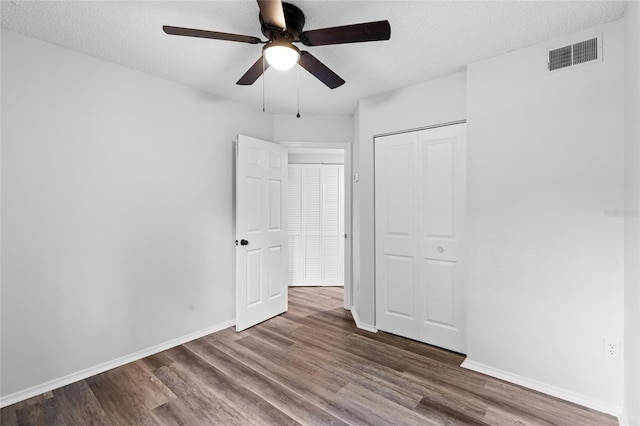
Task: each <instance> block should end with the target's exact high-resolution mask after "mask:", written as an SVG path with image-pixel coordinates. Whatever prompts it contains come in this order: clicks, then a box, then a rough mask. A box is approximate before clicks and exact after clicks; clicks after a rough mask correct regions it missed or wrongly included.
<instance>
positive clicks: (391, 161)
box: [375, 132, 420, 339]
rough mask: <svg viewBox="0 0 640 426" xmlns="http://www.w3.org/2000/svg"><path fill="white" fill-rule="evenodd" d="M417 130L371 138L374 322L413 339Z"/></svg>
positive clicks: (416, 311)
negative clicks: (373, 179) (374, 234)
mask: <svg viewBox="0 0 640 426" xmlns="http://www.w3.org/2000/svg"><path fill="white" fill-rule="evenodd" d="M417 198H418V151H417V134H416V133H415V132H413V133H402V134H398V135H391V136H385V137H380V138H376V141H375V217H376V326H377V327H378V329H380V330H384V331H388V332H390V333H394V334H398V335H400V336H405V337H409V338H411V339H418V338H419V330H420V328H419V306H418V302H419V299H418V294H417V293H416V290H417V282H418V280H419V275H418V273H419V266H420V259H419V256H418V247H419V224H420V222H419V205H418V202H417Z"/></svg>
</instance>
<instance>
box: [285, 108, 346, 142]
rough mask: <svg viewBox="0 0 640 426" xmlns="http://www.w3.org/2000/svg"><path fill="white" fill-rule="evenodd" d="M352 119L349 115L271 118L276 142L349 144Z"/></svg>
mask: <svg viewBox="0 0 640 426" xmlns="http://www.w3.org/2000/svg"><path fill="white" fill-rule="evenodd" d="M352 137H353V117H352V116H350V115H302V116H301V117H300V118H296V116H295V115H285V114H277V115H274V116H273V139H274V140H275V141H276V142H351V139H352Z"/></svg>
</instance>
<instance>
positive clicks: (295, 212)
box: [288, 164, 344, 286]
mask: <svg viewBox="0 0 640 426" xmlns="http://www.w3.org/2000/svg"><path fill="white" fill-rule="evenodd" d="M343 188H344V166H342V165H324V164H290V165H289V197H288V203H289V245H290V250H289V285H290V286H323V285H324V286H342V285H344V189H343Z"/></svg>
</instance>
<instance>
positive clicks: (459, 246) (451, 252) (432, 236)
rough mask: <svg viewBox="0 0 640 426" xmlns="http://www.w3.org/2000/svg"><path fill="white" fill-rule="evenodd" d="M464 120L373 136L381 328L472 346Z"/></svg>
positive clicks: (456, 348) (449, 346)
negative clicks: (467, 283)
mask: <svg viewBox="0 0 640 426" xmlns="http://www.w3.org/2000/svg"><path fill="white" fill-rule="evenodd" d="M465 138H466V127H465V125H456V126H447V127H441V128H436V129H429V130H424V131H420V132H409V133H403V134H398V135H391V136H385V137H380V138H376V140H375V217H376V227H375V230H376V326H377V327H378V328H379V329H380V330H384V331H388V332H391V333H394V334H398V335H401V336H405V337H409V338H412V339H417V340H420V341H423V342H426V343H430V344H433V345H436V346H440V347H443V348H447V349H451V350H454V351H457V352H464V351H465V350H466V345H465V343H466V335H465V332H466V324H465V321H466V319H465V312H466V311H465V310H466V300H465V269H464V241H465V226H464V225H465V216H464V214H465V208H466V207H465V198H466V192H465V191H466V159H465V158H466V157H465V141H466V139H465Z"/></svg>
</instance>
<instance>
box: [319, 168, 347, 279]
mask: <svg viewBox="0 0 640 426" xmlns="http://www.w3.org/2000/svg"><path fill="white" fill-rule="evenodd" d="M343 192H344V166H341V165H323V166H322V285H327V286H329V285H331V286H341V285H344V272H343V271H344V201H343V200H344V194H343Z"/></svg>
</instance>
